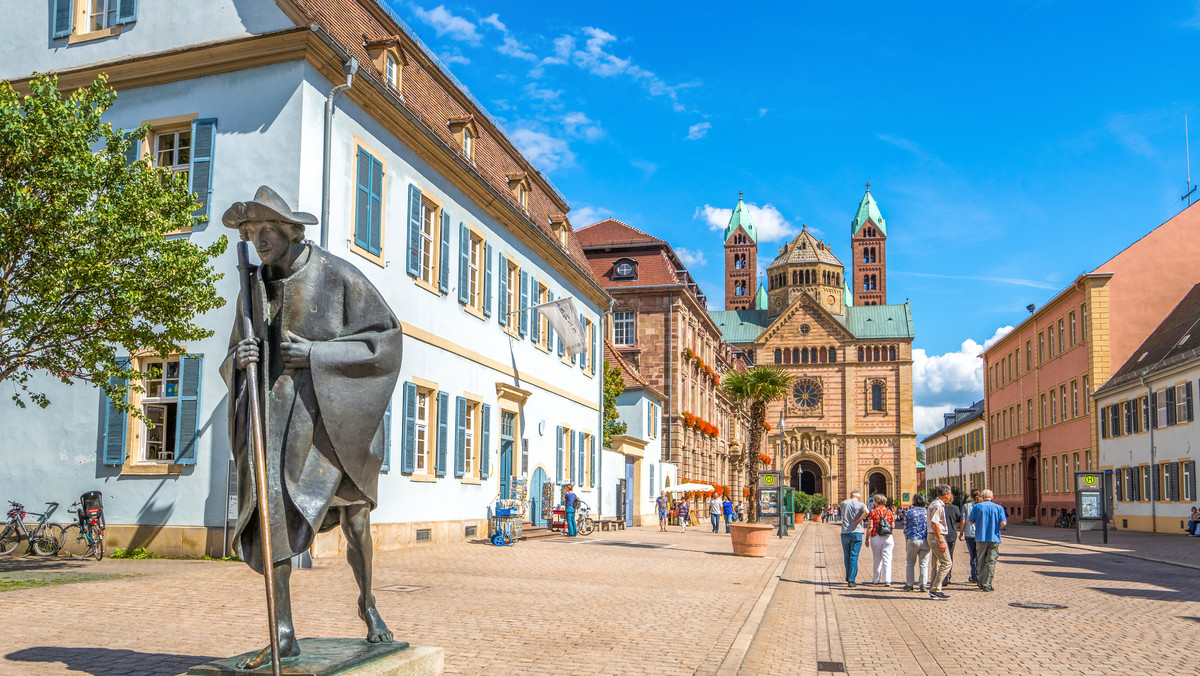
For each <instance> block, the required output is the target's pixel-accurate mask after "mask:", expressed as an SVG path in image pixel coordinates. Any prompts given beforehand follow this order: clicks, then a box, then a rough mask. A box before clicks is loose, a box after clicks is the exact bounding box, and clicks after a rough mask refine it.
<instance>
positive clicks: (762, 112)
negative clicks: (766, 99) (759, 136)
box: [758, 108, 767, 117]
mask: <svg viewBox="0 0 1200 676" xmlns="http://www.w3.org/2000/svg"><path fill="white" fill-rule="evenodd" d="M758 116H759V117H766V116H767V109H766V108H759V109H758Z"/></svg>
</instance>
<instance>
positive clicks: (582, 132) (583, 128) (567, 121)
mask: <svg viewBox="0 0 1200 676" xmlns="http://www.w3.org/2000/svg"><path fill="white" fill-rule="evenodd" d="M562 124H563V128H564V129H566V130H567V134H569V135H570V136H576V137H578V136H582V137H583V139H584V140H585V141H587V142H588V143H595V142H596V141H599V140H600V139H602V138H604V128H603V127H601V126H600V123H599V122H596V121H594V120H591V119H588V116H587V115H584V114H583V113H580V112H573V113H567V114H566V115H564V116H563V119H562Z"/></svg>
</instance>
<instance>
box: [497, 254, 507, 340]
mask: <svg viewBox="0 0 1200 676" xmlns="http://www.w3.org/2000/svg"><path fill="white" fill-rule="evenodd" d="M496 274H497V275H498V276H499V279H500V291H499V292H497V294H496V300H498V301H499V302H500V314H498V315H496V321H498V322H500V326H506V325H507V324H508V256H505V255H504V254H500V260H499V261H498V262H497V265H496Z"/></svg>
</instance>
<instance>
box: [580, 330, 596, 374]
mask: <svg viewBox="0 0 1200 676" xmlns="http://www.w3.org/2000/svg"><path fill="white" fill-rule="evenodd" d="M583 335H584V336H586V337H587V347H586V348H584V350H583V355H581V357H580V358H581V359H583V360H584V362H583V370H584V372H585V373H587V374H588V375H589V376H594V375H596V325H595V324H594V323H592V320H590V319H586V318H585V319H584V320H583Z"/></svg>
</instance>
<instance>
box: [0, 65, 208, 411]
mask: <svg viewBox="0 0 1200 676" xmlns="http://www.w3.org/2000/svg"><path fill="white" fill-rule="evenodd" d="M29 91H30V93H29V94H28V95H26V96H21V95H20V94H18V93H17V92H16V91H15V90H14V89H13V87H12V86H11V84H10V83H8V82H6V81H4V82H0V383H4V382H11V383H13V385H14V387H13V390H14V393H13V397H12V398H13V401H14V402H15V403H16V405H17V406H20V407H22V408H24V407H25V405H26V401H27V400H28V401H32V402H34V403H36V404H37V405H39V406H41V407H43V408H45V407H46V406H48V405H49V404H50V401H49V399H47V397H46V395H45V393H44V392H42V391H40V390H41V389H42V388H40V387H38V386H37V385H36V384H35V383H36V381H34V380H33V378H34V376H35V375H36V374H38V373H39V372H42V373H46V374H49V375H52V376H54V377H57V378H58V379H59V380H61V381H62V382H63V383H66V384H68V385H70V384H73V383H74V382H76V381H84V382H90V383H92V384H94V385H96V386H97V387H100V388H102V389H103V390H104V391H105V392H106V393H107V394H109V396H111V397H114V400H116V401H122V400H123V399H124V397H123V392H124V389H125V385H124V384H123V383H121V382H118V381H120V380H131V381H134V382H133V387H134V388H135V389H136V388H138V387H139V386H138V384H137V382H136V381H137V379H138V377H139V374H137V373H136V372H133V371H132V370H131V369H130V368H129V366H128V365H127V364H121V363H119V362H118V361H117V359H116V355H117V354H118V350H120V351H121V352H122V353H125V354H130V353H133V352H135V351H149V352H153V353H157V354H160V355H167V354H171V353H179V352H183V351H184V349H183V346H182V344H183V343H185V342H187V341H194V340H200V339H203V338H207V337H209V336H211V335H212V331H209V330H206V329H203V328H201V327H200V326H198V325H196V324H195V323H194V322H193V319H194V317H195V316H196V315H198V314H200V313H203V312H207V311H209V310H213V309H216V308H219V307H221V306H222V305H224V304H225V301H224V300H223V299H222V298H221V297H220V296H219V295H217V290H216V281H217V280H218V279H220V278H221V275H219V274H217V273H215V272H214V271H213V267H212V264H211V262H212V259H213V258H215V257H217V256H218V255H220V254H221V253H222V252H224V251H225V247H226V243H227V242H226V238H225V237H224V236H222V237H221V238H220V239H218V240H217V241H216V242H214V243H213V244H210V245H208V246H197V245H195V244H192V243H191V242H190V241H188V238H187V237H181V236H175V237H168V234H169V233H172V232H177V231H179V230H183V229H185V228H188V227H191V226H192V225H194V224H195V217H194V216H193V211H194V210H195V209H196V208H197V206H198V203H197V201H196V199H195V198H194V197H193V196H192V195H191V194H189V192H188V188H187V178H186V177H185V176H183V175H180V174H173V173H171V172H170V171H167V170H166V169H161V168H157V167H154V166H152V165H151V163H150V162H148V161H146V160H139V161H135V162H132V163H129V162H128V161H127V160H126V153H127V152H128V151H130V150H131V148H132V147H140V143H141V139H142V138H143V137H144V136H145V134H146V131H147V128H146V127H142V128H140V129H138V130H137V131H135V132H133V133H132V134H128V135H122V134H120V133H118V132H115V131H114V130H113V129H112V127H111V125H109V124H107V123H105V122H102V121H101V116H102V115H103V114H104V111H105V110H107V109H108V108H109V107H110V106H112V104H113V102H114V101H115V100H116V93H115V92H114V91H113V90H112V89H111V88H109V87H108V84H107V81H106V79H105V78H104V77H103V76H102V77H101V78H100V79H99V80H97V81H96V82H94V83H92V84H91V85H90V86H88V87H84V88H82V89H79V90H77V91H75V92H73V93H70V94H69V95H65V96H64V95H63V94H62V93H60V92H59V90H58V80H57V78H53V77H48V76H44V75H39V76H36V77H35V78H34V79H33V80H31V81H30V83H29ZM131 144H138V145H137V146H131Z"/></svg>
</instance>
